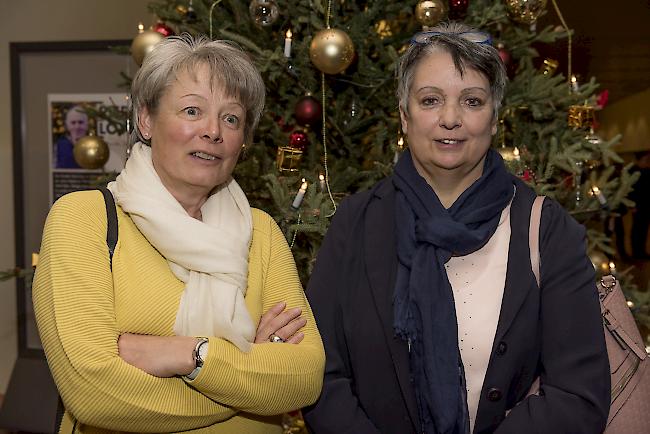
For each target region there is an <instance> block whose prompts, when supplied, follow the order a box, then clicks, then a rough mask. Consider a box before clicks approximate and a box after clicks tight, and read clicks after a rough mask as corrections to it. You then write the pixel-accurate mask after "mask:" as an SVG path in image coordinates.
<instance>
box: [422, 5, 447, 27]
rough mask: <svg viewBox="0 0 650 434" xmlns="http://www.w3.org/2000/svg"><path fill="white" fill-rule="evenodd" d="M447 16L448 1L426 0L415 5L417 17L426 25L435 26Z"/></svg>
mask: <svg viewBox="0 0 650 434" xmlns="http://www.w3.org/2000/svg"><path fill="white" fill-rule="evenodd" d="M446 16H447V2H445V1H442V0H425V1H421V2H419V3H418V4H417V5H416V6H415V19H416V20H418V23H420V24H422V25H423V26H424V27H433V26H435V25H436V24H438V23H439V22H440V21H442V20H443V19H445V17H446Z"/></svg>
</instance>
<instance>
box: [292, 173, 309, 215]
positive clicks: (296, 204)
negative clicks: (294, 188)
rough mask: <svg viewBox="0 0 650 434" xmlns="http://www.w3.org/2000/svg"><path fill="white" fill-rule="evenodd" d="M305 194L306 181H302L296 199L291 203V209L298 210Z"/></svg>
mask: <svg viewBox="0 0 650 434" xmlns="http://www.w3.org/2000/svg"><path fill="white" fill-rule="evenodd" d="M306 192H307V181H305V180H304V179H303V181H302V185H301V186H300V189H299V190H298V194H296V197H295V198H294V199H293V203H292V204H291V208H293V209H298V208H300V204H301V203H302V199H303V198H304V197H305V193H306Z"/></svg>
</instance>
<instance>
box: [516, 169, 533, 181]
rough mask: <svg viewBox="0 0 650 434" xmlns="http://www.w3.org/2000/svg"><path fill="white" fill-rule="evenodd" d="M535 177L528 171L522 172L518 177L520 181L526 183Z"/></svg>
mask: <svg viewBox="0 0 650 434" xmlns="http://www.w3.org/2000/svg"><path fill="white" fill-rule="evenodd" d="M534 177H535V174H534V173H533V171H532V170H530V169H524V172H523V173H522V174H521V176H519V178H520V179H521V180H522V181H525V182H528V181H530V180H532V179H533V178H534Z"/></svg>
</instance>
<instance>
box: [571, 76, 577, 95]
mask: <svg viewBox="0 0 650 434" xmlns="http://www.w3.org/2000/svg"><path fill="white" fill-rule="evenodd" d="M578 88H579V85H578V77H576V76H575V75H572V76H571V90H573V91H574V92H575V93H578Z"/></svg>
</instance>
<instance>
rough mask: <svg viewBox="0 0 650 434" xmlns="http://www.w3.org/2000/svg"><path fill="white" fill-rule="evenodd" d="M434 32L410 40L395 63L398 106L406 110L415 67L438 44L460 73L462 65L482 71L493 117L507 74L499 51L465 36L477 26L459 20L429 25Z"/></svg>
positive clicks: (437, 46)
mask: <svg viewBox="0 0 650 434" xmlns="http://www.w3.org/2000/svg"><path fill="white" fill-rule="evenodd" d="M428 32H435V33H436V34H435V36H432V37H430V38H429V39H428V41H427V42H426V43H411V45H410V46H409V47H408V49H407V50H406V51H405V52H404V54H403V55H402V57H401V58H400V60H399V64H398V66H397V99H398V101H399V105H400V108H401V109H402V110H403V111H404V113H405V114H406V115H408V114H409V107H408V97H409V93H410V91H411V86H412V85H413V77H414V76H415V69H416V67H417V66H418V65H419V64H420V62H421V61H422V60H423V59H424V58H426V57H427V55H429V54H430V53H431V52H433V51H434V50H435V49H437V48H440V49H442V50H445V51H446V52H448V53H449V54H450V55H451V58H452V59H453V60H454V65H455V66H456V69H457V70H458V72H459V73H460V74H461V76H462V75H463V73H464V72H465V68H470V69H473V70H476V71H478V72H480V73H482V74H483V75H484V76H485V77H486V78H487V80H488V83H490V92H491V94H492V100H493V109H494V117H495V118H496V116H497V114H498V113H499V108H500V107H501V101H502V100H503V95H504V93H505V88H506V83H507V82H508V75H507V74H506V69H505V66H504V64H503V61H502V60H501V57H500V56H499V52H498V51H497V49H496V48H494V47H493V46H492V45H490V44H489V43H477V42H472V41H470V40H469V39H466V38H465V37H464V36H463V33H472V32H479V30H477V29H475V28H473V27H470V26H468V25H466V24H463V23H457V22H453V21H451V22H443V23H440V24H438V25H437V26H435V27H432V28H429V29H428Z"/></svg>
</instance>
